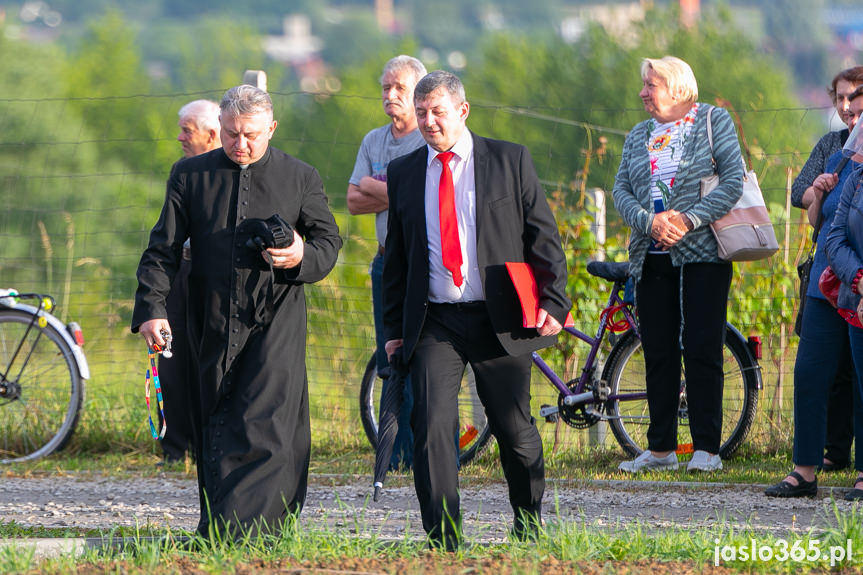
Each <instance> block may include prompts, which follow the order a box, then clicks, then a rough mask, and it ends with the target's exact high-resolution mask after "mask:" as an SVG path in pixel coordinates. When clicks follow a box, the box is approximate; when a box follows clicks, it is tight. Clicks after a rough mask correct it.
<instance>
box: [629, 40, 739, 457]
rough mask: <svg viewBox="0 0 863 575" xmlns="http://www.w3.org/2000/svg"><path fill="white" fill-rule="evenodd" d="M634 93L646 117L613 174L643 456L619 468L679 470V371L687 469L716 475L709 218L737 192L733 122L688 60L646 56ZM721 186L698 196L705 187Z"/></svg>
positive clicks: (715, 318)
mask: <svg viewBox="0 0 863 575" xmlns="http://www.w3.org/2000/svg"><path fill="white" fill-rule="evenodd" d="M641 79H642V83H643V87H642V89H641V92H640V93H639V97H640V98H641V100H642V102H643V103H644V109H645V111H646V112H647V113H648V114H649V115H650V118H649V119H647V120H645V121H643V122H641V123H639V124H637V125H636V126H635V127H634V128H633V129H632V131H631V132H630V133H629V135H628V136H627V138H626V142H625V144H624V148H623V154H622V159H621V162H620V168H619V169H618V172H617V176H616V178H615V183H614V189H613V196H614V204H615V207H616V208H617V211H618V212H619V213H620V215H621V217H622V218H623V220H624V222H625V223H626V224H627V225H628V226H629V227H630V228H631V230H632V232H631V237H630V245H629V265H630V273H631V275H632V276H633V279H634V280H635V281H636V305H637V310H638V315H639V321H640V327H641V336H642V337H641V339H642V343H643V349H644V361H645V369H646V380H647V381H646V386H647V402H648V406H649V409H650V425H649V427H648V431H647V440H648V449H647V450H645V451H644V453H642V454H641V455H640V456H638V457H637V458H636V459H634V460H633V461H625V462H623V463H621V464H620V466H619V469H620V470H622V471H626V472H630V473H635V472H639V471H643V470H647V469H677V467H678V461H677V455H676V453H675V450H676V448H677V413H678V406H679V401H680V381H681V366H683V367H685V370H686V380H687V400H688V407H689V428H690V432H691V434H692V441H693V448H694V450H695V452H694V454H693V457H692V459H691V461H690V462H689V464H688V470H690V471H715V470H718V469H722V461H721V460H720V458H719V446H720V436H721V432H722V386H723V357H722V353H723V352H722V349H723V345H724V339H725V323H726V307H727V304H728V292H729V289H730V286H731V277H732V273H733V270H732V265H731V263H729V262H725V261H723V260H721V259H719V257H718V256H717V246H716V240H715V239H714V238H713V234H712V233H711V231H710V229H709V225H708V224H709V223H710V222H712V221H713V220H716V219H717V218H719V217H721V216H722V215H724V214H725V213H727V212H728V210H730V209H731V207H732V206H733V205H734V204H735V203H736V202H737V200H738V198H739V197H740V195H741V194H742V193H743V164H742V162H741V157H740V147H739V145H738V142H737V134H736V132H735V129H734V123H733V122H732V120H731V117H730V116H729V114H728V112H726V111H725V110H723V109H722V108H713V111H712V114H711V116H712V118H711V120H712V132H713V150H712V152H711V147H710V143H709V141H708V138H707V118H708V111H709V110H710V108H712V106H710V105H709V104H704V103H699V102H698V84H697V82H696V80H695V75H694V74H693V72H692V69H691V68H690V67H689V65H688V64H687V63H686V62H684V61H683V60H680V59H679V58H675V57H673V56H665V57H663V58H660V59H651V58H645V59H644V60H643V61H642V64H641ZM711 158H715V160H716V170H717V173H718V174H719V179H720V183H719V186H718V187H717V188H716V189H715V190H714V191H713V192H712V193H711V194H710V195H708V196H706V197H705V198H701V194H700V180H701V178H702V177H705V176H709V175H711V174H712V173H713V163H712V161H711Z"/></svg>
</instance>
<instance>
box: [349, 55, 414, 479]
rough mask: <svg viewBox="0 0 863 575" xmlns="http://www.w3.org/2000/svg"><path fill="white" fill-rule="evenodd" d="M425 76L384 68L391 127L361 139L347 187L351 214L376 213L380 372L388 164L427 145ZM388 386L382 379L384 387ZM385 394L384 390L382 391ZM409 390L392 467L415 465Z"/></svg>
mask: <svg viewBox="0 0 863 575" xmlns="http://www.w3.org/2000/svg"><path fill="white" fill-rule="evenodd" d="M425 75H426V69H425V66H423V64H422V62H420V61H419V60H417V59H416V58H412V57H410V56H404V55H402V56H396V57H395V58H392V59H391V60H390V61H389V62H387V63H386V65H385V66H384V71H383V74H382V75H381V89H382V92H381V96H382V98H383V105H384V113H386V115H387V116H389V117H390V123H388V124H387V125H385V126H381V127H380V128H375V129H374V130H372V131H371V132H369V133H368V134H366V136H365V137H364V138H363V142H362V144H361V145H360V150H359V152H358V153H357V161H356V164H354V171H353V173H352V174H351V179H350V181H349V183H348V198H347V200H348V202H347V203H348V210H349V211H350V213H351V214H353V215H359V214H375V235H376V236H377V240H378V250H377V254H376V255H375V257H374V259H373V260H372V263H371V266H370V269H369V273H370V275H371V277H372V305H373V309H374V318H375V344H376V346H377V350H376V352H375V357H376V359H377V367H378V373H381V370H383V369H384V368H386V367H387V365H388V362H387V356H386V352H385V351H384V341H383V301H382V297H383V289H382V279H381V278H382V275H383V253H384V248H383V246H384V243H385V241H386V234H387V208H388V207H389V201H388V199H387V165H388V164H389V163H390V161H391V160H394V159H395V158H398V157H399V156H403V155H405V154H407V153H410V152H413V151H414V150H416V149H417V148H419V147H421V146H424V145H425V140H424V139H423V137H422V135H421V134H420V132H419V130H418V129H417V119H416V115H415V113H414V87H415V86H416V84H417V82H419V81H420V79H421V78H422V77H423V76H425ZM386 385H387V382H386V380H384V386H386ZM382 391H385V390H383V389H382ZM412 403H413V402H412V397H411V395H410V386H409V385H406V386H405V401H404V404H403V405H402V411H401V413H400V416H399V422H398V423H399V432H398V435H397V436H396V441H395V446H394V448H393V455H392V459H391V460H390V466H391V467H393V468H397V467H399V466H405V467H411V465H412V461H413V436H412V434H411V431H410V409H411V405H412Z"/></svg>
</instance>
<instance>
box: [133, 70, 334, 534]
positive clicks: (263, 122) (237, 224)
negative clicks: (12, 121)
mask: <svg viewBox="0 0 863 575" xmlns="http://www.w3.org/2000/svg"><path fill="white" fill-rule="evenodd" d="M220 109H221V114H220V123H221V138H222V148H220V149H217V150H213V151H211V152H207V153H205V154H202V155H200V156H195V157H193V158H186V159H183V160H180V161H179V162H177V163H176V164H175V165H174V167H173V169H172V170H171V175H170V177H169V179H168V185H167V193H166V197H165V204H164V206H163V207H162V213H161V215H160V216H159V220H158V222H156V225H155V227H154V228H153V230H152V231H151V233H150V243H149V245H148V247H147V249H146V250H145V251H144V254H143V255H142V257H141V262H140V264H139V266H138V274H137V275H138V290H137V293H136V294H135V310H134V313H133V317H132V331H133V332H140V333H141V335H143V336H144V339H145V340H146V342H147V344H148V345H150V346H152V345H153V344H158V345H164V338H163V335H162V333H161V332H162V331H163V330H164V331H165V332H168V333H169V332H170V331H171V327H170V325H169V324H168V320H167V319H166V318H167V314H166V311H165V299H166V297H167V295H168V292H169V291H170V286H171V280H172V279H173V277H174V274H175V273H176V272H177V269H178V267H179V264H180V260H181V258H182V249H183V242H184V241H185V240H186V238H189V239H190V241H191V248H192V252H193V253H194V254H195V258H194V259H193V261H192V270H191V273H190V277H189V308H188V312H187V315H188V318H187V319H188V330H189V337H190V340H191V342H192V345H193V346H194V349H195V350H196V356H197V374H196V377H195V378H193V381H196V382H197V384H198V385H197V386H195V385H193V386H192V387H193V389H192V390H191V393H192V396H193V398H194V403H195V404H196V405H197V407H198V408H199V409H198V410H196V412H195V413H194V414H193V418H194V419H195V425H196V427H197V428H198V437H199V444H198V445H197V446H196V452H197V453H196V454H197V458H196V461H197V466H198V484H199V487H200V496H201V519H200V522H199V524H198V533H199V534H201V535H207V534H208V533H211V532H212V530H213V529H216V530H222V529H224V528H225V527H227V528H228V530H229V531H230V532H231V533H232V534H233V535H234V536H237V535H240V534H242V533H247V532H251V533H252V534H257V533H259V532H278V530H279V529H280V527H281V525H282V523H283V521H284V520H285V519H286V517H287V516H288V514H294V513H298V512H299V511H300V509H301V508H302V505H303V502H304V500H305V496H306V485H307V478H308V467H309V451H310V445H311V433H310V425H309V401H308V385H307V380H306V369H305V349H306V306H305V298H304V294H303V285H304V284H306V283H310V282H315V281H318V280H321V279H323V278H324V277H325V276H326V275H327V274H328V273H329V272H330V270H331V269H332V268H333V266H334V265H335V263H336V256H337V254H338V251H339V249H340V248H341V245H342V240H341V238H340V237H339V235H338V233H339V230H338V226H337V225H336V222H335V219H334V218H333V215H332V213H331V212H330V209H329V207H328V204H327V197H326V195H325V194H324V190H323V183H322V181H321V178H320V176H319V175H318V172H317V171H316V170H315V169H314V168H313V167H311V166H309V165H308V164H305V163H303V162H301V161H300V160H297V159H296V158H293V157H291V156H289V155H287V154H285V153H284V152H281V151H279V150H277V149H275V148H271V147H269V141H270V138H272V136H273V132H274V131H275V129H276V122H275V121H274V120H273V105H272V101H271V99H270V97H269V95H268V94H267V93H266V92H265V91H263V90H260V89H258V88H255V87H253V86H249V85H243V86H237V87H234V88H231V89H230V90H228V91H227V92H226V93H225V95H224V97H223V98H222V101H221V104H220ZM274 215H278V216H280V217H281V218H282V220H283V223H279V222H278V221H277V220H274V219H273V218H272V216H274ZM284 224H287V225H284ZM291 240H292V242H291ZM285 244H290V245H287V246H286V247H271V246H274V245H275V246H285ZM167 425H169V426H170V425H171V422H170V421H167Z"/></svg>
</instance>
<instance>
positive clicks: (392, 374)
mask: <svg viewBox="0 0 863 575" xmlns="http://www.w3.org/2000/svg"><path fill="white" fill-rule="evenodd" d="M385 369H386V370H387V372H384V370H383V369H382V370H381V372H383V373H382V375H386V377H387V385H385V386H384V388H385V391H384V394H383V395H382V396H381V406H380V417H379V421H378V444H377V448H376V451H375V480H374V481H375V482H374V487H375V492H374V500H375V501H377V500H378V499H379V498H380V495H381V489H382V488H383V486H384V478H386V476H387V470H388V469H389V465H390V457H392V454H393V446H394V445H395V442H396V436H397V435H398V433H399V412H400V411H401V407H402V403H403V402H404V395H405V377H407V374H408V369H407V366H406V365H405V364H404V360H403V359H402V350H401V348H399V349H398V350H396V352H395V353H394V354H393V355H392V357H391V358H390V365H389V367H388V368H385Z"/></svg>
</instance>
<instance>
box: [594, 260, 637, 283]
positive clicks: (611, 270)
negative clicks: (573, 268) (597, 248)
mask: <svg viewBox="0 0 863 575" xmlns="http://www.w3.org/2000/svg"><path fill="white" fill-rule="evenodd" d="M587 273H589V274H590V275H592V276H596V277H599V278H602V279H606V280H608V281H612V282H625V281H626V280H627V279H629V262H600V261H593V262H588V263H587Z"/></svg>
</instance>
